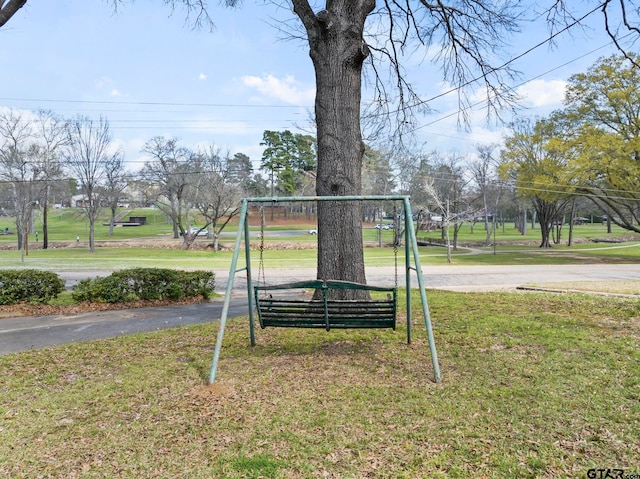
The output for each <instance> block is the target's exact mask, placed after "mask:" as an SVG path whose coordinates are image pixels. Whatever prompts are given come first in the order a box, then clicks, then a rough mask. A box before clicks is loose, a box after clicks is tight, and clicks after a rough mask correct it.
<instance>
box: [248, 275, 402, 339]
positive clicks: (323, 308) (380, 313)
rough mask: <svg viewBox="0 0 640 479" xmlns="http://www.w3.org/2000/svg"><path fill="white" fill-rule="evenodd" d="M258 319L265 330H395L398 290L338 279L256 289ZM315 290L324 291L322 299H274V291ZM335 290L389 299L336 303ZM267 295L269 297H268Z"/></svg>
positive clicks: (337, 301)
mask: <svg viewBox="0 0 640 479" xmlns="http://www.w3.org/2000/svg"><path fill="white" fill-rule="evenodd" d="M253 289H254V297H255V304H256V309H257V311H258V319H259V321H260V327H261V328H262V329H264V328H266V327H280V328H324V329H326V330H327V331H330V330H331V329H332V328H336V329H355V328H391V329H394V330H395V329H396V311H397V289H396V288H384V287H379V286H370V285H366V284H360V283H352V282H349V281H338V280H327V281H323V280H312V281H298V282H294V283H287V284H281V285H275V286H254V288H253ZM294 289H313V290H319V291H321V292H322V299H315V300H310V301H309V300H297V299H286V298H274V297H272V296H271V294H270V293H269V292H270V291H275V290H294ZM332 289H333V290H335V289H341V290H345V289H349V290H363V291H379V292H384V293H387V294H386V299H371V300H333V299H329V298H328V296H329V291H330V290H332ZM266 294H268V296H265V295H266Z"/></svg>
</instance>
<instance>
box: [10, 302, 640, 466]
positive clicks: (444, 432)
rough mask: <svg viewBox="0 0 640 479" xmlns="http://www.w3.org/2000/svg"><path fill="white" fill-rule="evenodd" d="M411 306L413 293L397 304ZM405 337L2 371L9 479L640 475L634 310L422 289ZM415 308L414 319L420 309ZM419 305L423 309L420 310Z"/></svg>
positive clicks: (163, 337) (105, 351)
mask: <svg viewBox="0 0 640 479" xmlns="http://www.w3.org/2000/svg"><path fill="white" fill-rule="evenodd" d="M400 297H401V298H402V297H403V295H400ZM428 297H429V302H430V309H431V316H432V321H433V326H434V334H435V339H436V344H437V347H438V353H439V357H440V368H441V371H442V376H443V381H442V382H441V383H440V384H434V383H433V382H432V381H431V378H432V377H433V371H432V369H431V363H430V359H429V351H428V345H427V339H426V333H425V332H424V324H421V322H420V321H417V322H416V324H415V329H414V342H413V344H412V345H411V346H408V345H406V343H405V331H404V327H403V325H402V324H403V323H402V321H400V323H399V324H400V325H399V327H398V330H397V331H395V332H391V331H388V330H384V331H375V330H351V331H331V332H329V333H327V332H324V331H308V330H282V329H280V330H273V329H267V330H258V331H257V342H258V344H257V346H256V347H254V348H251V347H250V346H249V345H248V326H247V320H246V318H238V319H234V320H231V321H230V322H229V324H228V327H227V334H226V335H225V341H224V346H223V349H222V355H221V360H220V363H219V368H218V382H217V383H216V384H215V385H214V386H212V387H208V386H206V379H207V377H208V372H209V366H210V363H211V356H212V352H213V345H214V341H215V337H216V332H217V324H213V323H211V324H206V325H200V326H193V327H186V328H179V329H173V330H167V331H159V332H155V333H150V334H138V335H132V336H126V337H119V338H116V339H111V340H102V341H94V342H91V343H79V344H71V345H68V346H61V347H55V348H51V349H44V350H39V351H29V352H25V353H21V354H12V355H8V356H4V357H1V358H0V371H1V372H2V374H0V390H2V391H3V394H2V396H1V397H0V475H2V476H3V477H12V478H33V477H65V478H68V477H83V478H84V477H87V478H91V477H122V478H125V477H127V478H156V477H171V478H190V479H191V478H196V479H197V478H212V477H215V478H218V477H220V478H256V479H257V478H287V479H288V478H315V477H333V478H365V477H367V478H418V477H420V478H423V477H424V478H426V477H429V478H430V477H443V478H449V477H453V478H465V479H466V478H469V477H487V478H537V477H554V478H558V477H559V478H562V477H575V478H584V477H588V476H587V472H588V470H589V469H592V468H596V469H607V468H609V469H613V468H619V469H623V470H624V472H625V474H634V473H635V474H637V473H639V472H640V463H639V462H638V458H640V334H639V333H640V305H639V303H638V301H637V300H629V299H620V298H605V297H592V296H586V295H575V294H573V295H561V296H560V295H546V294H531V293H466V294H462V293H449V292H442V291H429V292H428ZM419 303H420V302H419V300H418V299H417V298H416V300H415V301H414V305H419ZM417 307H419V306H417Z"/></svg>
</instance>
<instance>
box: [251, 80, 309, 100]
mask: <svg viewBox="0 0 640 479" xmlns="http://www.w3.org/2000/svg"><path fill="white" fill-rule="evenodd" d="M242 83H243V84H244V85H245V86H247V87H249V88H253V89H255V90H257V91H258V92H259V93H260V94H261V95H262V97H253V99H254V100H256V101H264V100H265V99H270V100H273V99H275V100H279V101H282V102H284V103H289V104H292V105H311V104H313V101H314V99H315V86H313V87H309V88H304V86H303V85H301V84H300V83H299V82H298V81H296V80H295V78H294V77H293V76H291V75H287V76H286V77H284V78H276V77H275V76H273V75H263V76H262V77H257V76H250V75H247V76H243V77H242Z"/></svg>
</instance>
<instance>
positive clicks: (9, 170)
mask: <svg viewBox="0 0 640 479" xmlns="http://www.w3.org/2000/svg"><path fill="white" fill-rule="evenodd" d="M34 137H35V136H34V119H33V117H31V116H28V115H27V114H26V113H24V112H18V111H16V110H9V111H8V112H1V113H0V178H1V179H2V180H3V181H6V182H7V184H8V185H9V186H10V188H11V190H12V192H11V193H12V195H11V196H12V202H13V208H14V211H15V216H16V231H17V233H18V236H17V238H18V247H19V248H20V249H22V250H23V251H24V249H25V248H26V247H27V235H28V228H29V226H30V221H29V220H30V218H31V211H32V209H33V206H34V205H35V204H36V202H37V195H36V181H37V180H38V176H39V172H38V170H37V169H36V168H35V165H34V164H33V162H32V161H31V158H32V154H33V151H34V148H35V144H34Z"/></svg>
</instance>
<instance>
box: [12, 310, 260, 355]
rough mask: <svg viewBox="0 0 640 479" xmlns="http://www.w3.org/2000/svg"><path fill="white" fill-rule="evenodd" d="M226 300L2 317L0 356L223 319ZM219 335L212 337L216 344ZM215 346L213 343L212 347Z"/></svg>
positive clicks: (242, 312)
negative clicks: (221, 316) (11, 317)
mask: <svg viewBox="0 0 640 479" xmlns="http://www.w3.org/2000/svg"><path fill="white" fill-rule="evenodd" d="M247 311H248V309H247V302H246V299H244V298H241V299H234V300H232V301H231V305H230V308H229V317H235V316H243V315H246V314H248V313H247ZM221 312H222V301H212V302H209V303H204V304H193V305H180V306H163V307H154V308H136V309H125V310H119V311H96V312H93V313H82V314H76V315H72V316H41V317H33V318H31V317H27V318H24V317H23V318H14V319H0V356H2V355H5V354H10V353H17V352H20V351H26V350H29V349H40V348H45V347H48V346H55V345H58V344H66V343H72V342H77V341H89V340H93V339H103V338H113V337H116V336H123V335H125V334H133V333H141V332H150V331H156V330H161V329H167V328H173V327H178V326H186V325H188V324H199V323H206V322H210V321H217V320H219V319H220V314H221ZM214 342H215V338H212V339H211V344H212V345H213V344H214ZM212 347H213V346H212Z"/></svg>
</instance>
